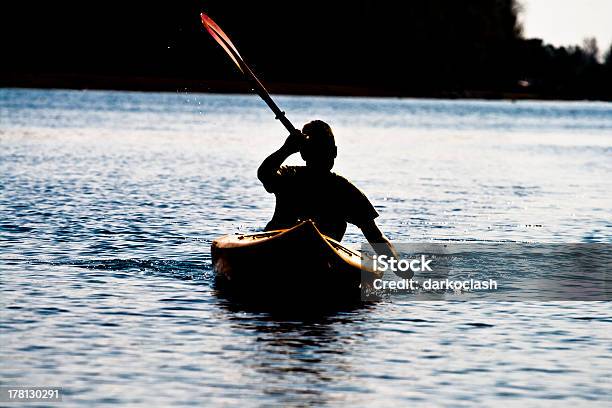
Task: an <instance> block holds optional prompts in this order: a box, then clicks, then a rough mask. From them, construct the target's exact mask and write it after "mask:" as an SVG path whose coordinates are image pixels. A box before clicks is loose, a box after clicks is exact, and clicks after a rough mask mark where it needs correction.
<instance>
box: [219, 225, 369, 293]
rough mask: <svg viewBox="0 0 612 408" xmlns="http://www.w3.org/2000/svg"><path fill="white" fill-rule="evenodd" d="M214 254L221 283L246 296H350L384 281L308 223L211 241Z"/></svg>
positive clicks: (359, 257)
mask: <svg viewBox="0 0 612 408" xmlns="http://www.w3.org/2000/svg"><path fill="white" fill-rule="evenodd" d="M211 252H212V262H213V268H214V270H215V272H216V274H217V277H218V278H219V279H222V280H223V281H224V282H225V283H228V284H231V285H232V286H234V287H241V288H242V289H246V290H258V291H259V290H261V289H262V288H263V289H268V290H281V291H284V292H287V291H288V292H289V293H292V292H299V293H313V294H314V293H320V292H322V291H323V292H336V293H338V294H340V293H341V294H346V293H347V292H359V290H360V288H361V287H362V286H363V284H365V285H370V284H371V282H372V281H373V280H374V279H376V278H378V277H380V276H379V274H377V273H376V272H374V271H373V270H371V269H368V268H366V267H365V266H364V265H362V259H363V258H362V257H363V255H362V254H361V253H360V252H358V251H355V250H353V249H349V248H347V247H345V246H343V245H342V244H340V243H339V242H338V241H336V240H334V239H332V238H330V237H328V236H326V235H323V234H322V233H321V232H320V231H319V230H318V229H317V227H316V225H315V224H314V223H313V222H312V221H310V220H307V221H303V222H301V223H300V224H298V225H296V226H294V227H292V228H289V229H284V230H276V231H269V232H263V233H256V234H243V235H225V236H223V237H221V238H218V239H216V240H214V241H213V243H212V248H211ZM338 291H341V292H338Z"/></svg>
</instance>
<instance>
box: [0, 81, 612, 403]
mask: <svg viewBox="0 0 612 408" xmlns="http://www.w3.org/2000/svg"><path fill="white" fill-rule="evenodd" d="M277 102H278V103H279V105H281V107H282V108H283V109H285V110H286V111H287V115H288V117H289V118H290V119H291V120H293V121H294V123H295V124H299V125H300V126H301V124H303V123H304V122H306V121H309V120H311V119H314V118H320V119H323V120H326V121H328V122H329V123H330V124H331V125H332V127H333V128H334V130H335V133H336V137H337V143H338V148H339V155H338V160H337V163H336V167H335V171H336V172H338V173H340V174H342V175H344V176H345V177H347V178H348V179H350V180H352V181H353V182H354V183H355V184H356V185H357V186H358V187H360V188H361V189H362V190H363V191H364V192H365V193H366V194H367V195H368V196H369V197H370V199H371V200H372V202H373V203H374V204H375V206H376V208H377V209H378V211H379V213H380V214H381V216H380V218H379V219H378V221H379V225H380V226H381V229H382V230H383V231H385V232H386V233H387V234H388V236H389V237H390V238H391V239H392V240H394V241H396V242H431V241H433V242H444V241H462V240H469V241H475V242H496V241H509V242H526V241H527V242H546V243H606V244H609V243H612V211H611V210H612V195H611V194H610V192H611V191H612V178H611V174H612V160H611V159H612V104H609V103H608V104H607V103H592V102H528V101H524V102H523V101H522V102H516V103H511V102H488V101H448V100H410V99H351V98H327V97H278V98H277ZM285 133H286V132H285V131H284V129H283V128H282V127H281V125H280V124H279V123H278V121H275V120H274V118H273V115H272V114H271V113H270V112H269V111H268V110H267V108H266V107H265V105H264V104H263V102H261V101H260V100H259V99H258V98H257V97H255V96H237V95H207V94H190V93H176V94H172V93H165V94H164V93H127V92H101V91H100V92H99V91H95V92H94V91H86V92H85V91H58V90H16V89H0V174H1V180H0V234H1V239H2V246H1V247H0V257H1V265H2V266H1V273H0V279H1V286H0V290H1V296H0V306H1V315H0V333H1V334H0V344H1V346H0V381H1V383H2V385H24V386H25V385H30V386H45V385H56V386H62V387H63V388H64V402H63V403H62V406H77V405H81V406H94V405H104V404H112V403H120V404H122V405H131V406H167V405H170V404H172V403H174V404H180V405H184V406H193V405H203V404H227V405H240V406H254V405H265V404H280V405H357V406H366V405H371V404H375V403H377V404H379V405H386V406H389V405H391V404H402V405H408V404H410V405H414V406H432V405H448V406H463V405H478V406H483V405H489V406H490V405H493V404H500V405H502V406H507V405H521V406H550V405H556V406H559V405H561V406H569V405H572V406H574V405H588V406H609V404H610V398H611V395H612V385H611V384H612V378H611V376H612V375H611V373H612V360H611V358H610V356H611V354H612V330H611V328H612V325H611V323H612V307H611V306H610V303H609V302H487V301H481V302H441V301H440V302H416V301H411V300H410V298H402V299H395V300H386V301H381V302H378V303H373V304H368V305H365V306H361V307H350V308H349V307H347V308H343V309H338V310H330V311H327V312H320V313H313V314H307V315H302V314H300V315H294V314H292V313H282V314H279V313H276V312H274V311H271V310H260V309H258V308H256V307H251V306H249V305H243V304H240V303H237V302H234V301H232V300H230V299H228V298H226V297H225V296H223V294H221V293H219V292H217V290H216V289H215V285H214V279H213V273H212V270H211V262H210V250H209V248H210V243H211V241H212V240H213V239H214V238H215V237H218V236H219V235H223V234H227V233H232V232H239V231H242V232H246V231H256V230H258V229H259V228H261V227H262V226H264V225H265V223H266V221H267V220H268V219H269V217H270V216H271V214H272V211H273V208H274V197H273V196H271V195H269V194H266V193H265V191H264V189H263V187H262V186H261V185H260V184H259V182H258V180H257V178H256V169H257V167H258V165H259V163H260V162H261V160H263V159H264V158H265V157H266V155H267V154H268V153H270V152H271V151H273V150H274V149H276V148H277V147H278V146H280V144H281V143H282V142H283V140H284V137H285ZM291 162H292V163H299V161H298V160H297V158H295V159H292V160H291ZM362 240H363V239H362V237H361V235H360V234H359V231H358V230H356V229H355V228H352V229H349V232H348V233H347V236H346V237H345V239H344V241H345V242H347V243H349V244H355V245H357V244H358V243H360V242H362ZM525 278H526V279H528V277H525ZM314 302H316V300H313V303H314ZM303 306H304V308H309V306H310V305H307V304H306V305H303Z"/></svg>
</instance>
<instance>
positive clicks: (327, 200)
mask: <svg viewBox="0 0 612 408" xmlns="http://www.w3.org/2000/svg"><path fill="white" fill-rule="evenodd" d="M264 187H265V188H266V190H267V191H268V192H269V193H274V194H275V195H276V209H275V210H274V216H273V217H272V220H271V221H270V222H269V223H268V225H267V226H266V231H270V230H275V229H284V228H290V227H293V226H294V225H296V224H297V223H298V222H300V221H303V220H307V219H311V220H312V221H314V223H315V224H316V225H317V227H318V228H319V230H320V231H321V232H322V233H323V234H325V235H328V236H330V237H332V238H334V239H336V240H338V241H340V240H341V239H342V236H343V235H344V232H345V231H346V226H347V222H350V223H351V224H355V225H356V226H358V227H362V226H363V225H365V224H367V223H368V222H370V221H371V220H373V219H375V218H376V217H378V212H376V210H375V209H374V207H373V206H372V204H371V203H370V201H369V200H368V198H367V197H366V196H365V195H364V194H363V193H362V192H361V191H360V190H359V189H358V188H357V187H355V186H354V185H353V184H352V183H351V182H350V181H348V180H347V179H345V178H344V177H342V176H339V175H337V174H335V173H331V172H328V173H323V174H321V173H313V172H312V171H311V170H310V169H308V168H307V167H304V166H282V167H281V168H280V169H278V171H277V172H276V174H275V175H274V176H273V177H271V178H270V179H269V180H266V181H265V182H264Z"/></svg>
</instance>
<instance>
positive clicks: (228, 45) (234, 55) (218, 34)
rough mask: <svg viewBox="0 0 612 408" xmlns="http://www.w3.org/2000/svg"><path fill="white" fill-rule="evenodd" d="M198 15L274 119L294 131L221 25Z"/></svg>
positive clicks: (293, 127)
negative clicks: (274, 116)
mask: <svg viewBox="0 0 612 408" xmlns="http://www.w3.org/2000/svg"><path fill="white" fill-rule="evenodd" d="M200 17H201V18H202V24H204V27H205V28H206V31H208V33H209V34H210V35H211V36H212V37H213V39H214V40H215V41H216V42H217V43H218V44H219V45H220V46H221V47H222V48H223V49H224V50H225V52H226V53H227V54H228V55H229V57H230V58H231V59H232V60H233V61H234V63H235V64H236V65H237V66H238V69H240V71H241V72H242V73H243V74H244V75H245V77H246V79H247V80H248V81H249V82H250V83H251V84H252V85H253V90H254V91H255V92H257V94H258V95H259V96H260V97H261V99H263V100H264V102H265V103H266V105H268V106H269V107H270V109H272V112H274V114H275V115H276V119H278V120H280V122H281V123H282V124H283V126H285V128H287V130H288V131H289V133H294V132H296V131H297V130H296V128H295V126H293V124H292V123H291V122H290V121H289V119H287V117H286V116H285V112H283V111H282V110H280V108H279V107H278V105H277V104H276V103H275V102H274V101H273V100H272V97H271V96H270V94H269V93H268V91H267V90H266V88H265V87H264V86H263V85H262V83H261V82H260V81H259V79H258V78H257V76H255V74H254V73H253V71H252V70H251V68H250V67H249V66H248V65H247V63H246V62H245V61H244V59H243V58H242V56H241V55H240V53H239V52H238V49H237V48H236V46H234V44H233V43H232V41H231V40H230V38H229V37H228V36H227V34H225V33H224V32H223V30H222V29H221V27H219V25H217V23H215V22H214V21H213V20H212V19H211V18H210V17H208V16H207V15H206V14H205V13H201V14H200Z"/></svg>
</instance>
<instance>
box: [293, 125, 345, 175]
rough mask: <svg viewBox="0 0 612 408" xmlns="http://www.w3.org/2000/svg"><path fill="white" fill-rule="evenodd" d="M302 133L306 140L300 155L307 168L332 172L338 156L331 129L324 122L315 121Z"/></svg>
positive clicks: (305, 126)
mask: <svg viewBox="0 0 612 408" xmlns="http://www.w3.org/2000/svg"><path fill="white" fill-rule="evenodd" d="M302 133H303V134H304V136H305V137H306V140H305V142H304V144H303V145H302V148H301V149H300V154H301V155H302V159H304V161H305V162H306V166H307V167H309V168H311V169H313V170H319V171H330V170H331V169H332V167H334V159H335V158H336V156H337V154H338V149H337V148H336V141H335V139H334V134H333V132H332V130H331V127H329V125H328V124H327V123H325V122H323V121H322V120H313V121H312V122H309V123H307V124H305V125H304V128H303V129H302Z"/></svg>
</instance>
